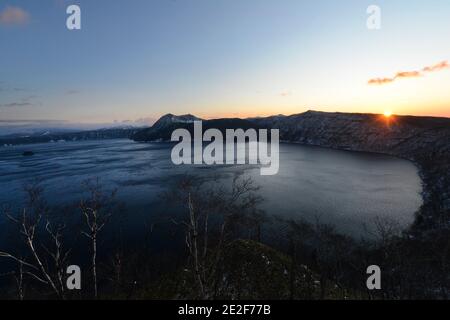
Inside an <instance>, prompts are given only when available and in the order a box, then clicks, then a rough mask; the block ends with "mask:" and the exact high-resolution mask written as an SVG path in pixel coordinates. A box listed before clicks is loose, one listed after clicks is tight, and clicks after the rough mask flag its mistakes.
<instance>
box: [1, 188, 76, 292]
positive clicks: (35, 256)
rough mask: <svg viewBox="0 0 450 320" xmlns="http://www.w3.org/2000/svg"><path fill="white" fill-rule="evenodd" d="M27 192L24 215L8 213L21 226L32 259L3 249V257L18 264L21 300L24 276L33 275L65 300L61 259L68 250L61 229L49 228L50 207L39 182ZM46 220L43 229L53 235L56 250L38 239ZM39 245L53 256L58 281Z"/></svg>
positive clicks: (17, 276) (19, 227)
mask: <svg viewBox="0 0 450 320" xmlns="http://www.w3.org/2000/svg"><path fill="white" fill-rule="evenodd" d="M25 191H26V192H27V196H28V206H27V208H24V209H23V210H22V212H21V214H19V215H17V216H15V215H13V213H12V212H11V211H9V210H6V211H5V215H6V217H7V218H8V219H9V220H10V221H12V222H13V223H14V224H15V225H16V226H17V227H18V229H19V232H20V234H21V236H22V239H23V240H24V244H25V246H26V248H27V249H28V252H29V254H30V256H31V259H32V262H27V261H26V260H25V259H23V258H19V257H18V256H16V255H14V254H11V253H8V252H0V257H3V258H9V259H12V260H14V261H16V262H17V263H18V272H17V273H15V279H16V283H17V286H18V295H19V298H20V299H23V297H24V291H23V287H24V285H23V283H24V275H27V276H30V277H31V278H33V279H35V280H37V281H38V282H40V283H42V284H46V285H48V286H49V287H50V288H51V290H52V291H53V292H54V293H55V294H56V296H57V297H59V298H62V299H63V298H64V286H63V285H62V272H63V271H62V262H63V261H65V259H66V258H67V254H68V253H65V254H62V252H63V251H62V242H61V233H60V231H61V230H59V231H58V232H57V233H53V231H52V230H51V228H50V222H49V217H48V208H47V205H46V203H45V201H44V200H43V198H42V188H41V187H39V185H38V184H32V185H29V186H27V187H26V188H25ZM43 221H46V227H45V228H44V230H45V231H46V232H47V233H48V234H50V235H51V236H52V240H53V241H54V243H55V248H54V251H50V250H48V249H47V248H46V247H45V246H44V244H43V241H38V240H37V238H38V236H37V235H38V233H39V231H40V228H41V227H42V222H43ZM39 247H42V248H44V249H45V251H46V252H47V254H48V255H50V256H51V257H52V258H53V262H54V264H52V266H53V270H56V271H55V272H56V274H57V276H56V278H57V279H58V280H55V279H54V276H53V273H54V272H52V268H51V267H50V266H49V265H47V263H45V255H44V254H42V252H41V251H42V250H39ZM57 283H58V285H57Z"/></svg>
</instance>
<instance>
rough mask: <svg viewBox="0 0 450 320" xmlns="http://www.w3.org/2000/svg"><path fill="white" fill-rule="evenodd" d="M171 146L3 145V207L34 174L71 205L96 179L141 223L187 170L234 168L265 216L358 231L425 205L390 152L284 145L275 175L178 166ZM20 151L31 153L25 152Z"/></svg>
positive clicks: (411, 176) (402, 219)
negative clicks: (249, 181) (253, 187)
mask: <svg viewBox="0 0 450 320" xmlns="http://www.w3.org/2000/svg"><path fill="white" fill-rule="evenodd" d="M171 146H172V145H171V144H165V143H148V144H143V143H135V142H133V141H130V140H102V141H83V142H64V143H48V144H36V145H27V146H13V147H1V148H0V205H3V204H10V205H12V206H13V207H19V206H20V205H21V204H22V202H23V199H24V194H23V186H24V185H25V184H26V183H28V182H30V181H32V180H34V179H38V180H40V181H41V183H42V186H43V187H44V188H45V195H46V198H47V200H48V201H49V202H50V203H51V204H55V205H58V204H64V203H68V202H72V201H73V202H76V201H78V200H79V199H80V198H81V184H82V182H83V181H85V180H86V179H89V178H95V177H98V178H100V179H101V182H102V183H103V184H104V185H105V186H106V187H110V188H118V197H119V199H120V200H121V201H123V202H124V203H125V205H126V207H127V208H129V210H130V212H131V213H130V214H131V215H132V216H134V219H135V220H136V221H139V219H140V217H146V218H151V217H152V215H155V214H164V210H165V209H164V205H163V204H162V203H161V200H160V197H159V195H160V193H161V192H163V191H164V190H165V188H166V187H167V186H168V185H169V184H170V182H173V181H175V180H176V179H177V178H178V177H180V176H181V175H183V174H185V173H189V174H199V175H203V176H205V177H209V176H211V177H212V176H215V175H220V176H221V177H223V179H224V181H225V180H226V179H227V178H230V177H232V176H233V174H234V173H236V172H239V173H242V174H244V175H247V176H251V177H253V179H254V180H255V182H256V184H258V185H259V186H260V187H261V190H260V193H261V196H262V197H263V198H264V200H265V201H264V203H263V206H262V208H263V209H264V210H265V212H266V213H267V214H269V215H279V216H281V217H284V218H293V219H295V218H305V219H307V220H309V221H313V222H314V221H316V220H319V221H320V222H323V223H328V224H332V225H334V226H336V228H337V229H338V230H340V231H341V232H345V233H347V234H351V235H355V236H358V235H359V234H362V232H363V230H364V227H363V226H364V224H365V225H369V226H370V225H372V224H373V221H374V219H375V218H376V217H377V216H388V217H390V218H392V219H394V220H396V221H398V222H399V223H401V224H402V226H404V227H407V226H408V225H409V224H410V223H411V222H412V221H413V219H414V213H415V212H416V211H417V210H418V208H419V207H420V205H421V203H422V199H421V196H420V192H421V181H420V178H419V176H418V173H417V169H416V167H415V166H414V165H413V164H412V163H411V162H409V161H406V160H401V159H397V158H394V157H390V156H385V155H379V154H369V153H357V152H348V151H337V150H331V149H324V148H319V147H310V146H302V145H294V144H281V145H280V171H279V173H278V174H277V175H275V176H261V175H260V169H259V167H258V166H250V165H242V166H212V167H208V166H197V167H191V166H179V167H176V166H174V165H173V164H172V163H171V161H170V151H171ZM25 150H31V151H33V152H34V155H33V156H30V157H24V156H23V155H22V153H23V152H24V151H25ZM130 208H131V209H132V210H131V209H130ZM0 220H1V219H0ZM1 225H4V223H1V224H0V231H1Z"/></svg>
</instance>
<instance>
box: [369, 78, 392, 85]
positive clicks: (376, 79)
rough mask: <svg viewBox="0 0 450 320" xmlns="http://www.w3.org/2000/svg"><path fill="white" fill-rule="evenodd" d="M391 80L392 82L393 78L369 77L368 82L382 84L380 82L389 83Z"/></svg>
mask: <svg viewBox="0 0 450 320" xmlns="http://www.w3.org/2000/svg"><path fill="white" fill-rule="evenodd" d="M391 82H394V79H393V78H374V79H370V80H369V82H368V83H369V84H379V85H382V84H386V83H391Z"/></svg>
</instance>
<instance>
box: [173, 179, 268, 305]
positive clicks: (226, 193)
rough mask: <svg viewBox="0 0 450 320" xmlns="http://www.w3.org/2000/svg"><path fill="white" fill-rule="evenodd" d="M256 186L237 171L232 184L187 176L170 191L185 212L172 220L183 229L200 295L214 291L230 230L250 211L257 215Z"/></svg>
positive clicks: (210, 293)
mask: <svg viewBox="0 0 450 320" xmlns="http://www.w3.org/2000/svg"><path fill="white" fill-rule="evenodd" d="M258 190H259V188H258V187H257V186H255V184H254V182H253V180H252V179H251V178H242V177H241V176H239V175H235V176H234V177H233V180H232V185H231V188H225V187H224V186H223V182H219V181H218V180H216V179H213V180H212V181H203V180H201V179H200V178H198V177H192V176H187V177H185V178H184V179H182V180H181V182H180V184H179V185H178V186H177V188H176V190H175V192H174V194H172V195H171V196H172V197H175V199H176V200H177V201H178V202H180V203H182V204H183V205H184V206H185V208H186V209H187V212H188V215H187V217H186V218H185V219H183V220H182V221H176V220H175V219H173V222H174V223H175V224H177V225H182V226H183V227H184V229H185V244H186V248H187V249H188V254H189V260H190V261H191V266H192V270H193V274H194V278H195V281H196V283H197V286H198V291H199V297H200V298H202V299H208V298H211V297H212V296H213V294H214V291H213V290H214V281H215V278H216V277H217V274H216V271H217V266H218V263H219V261H220V258H221V256H222V253H223V248H224V245H225V244H226V243H227V240H228V239H229V237H230V236H231V234H232V233H233V232H238V231H237V229H238V225H239V223H242V222H243V221H245V219H246V218H245V217H248V216H250V215H251V214H252V215H253V216H252V218H253V219H256V213H257V210H256V207H257V205H258V204H259V202H260V201H261V198H260V197H258V196H257V195H256V191H258ZM211 215H213V216H214V217H213V219H212V220H213V222H214V224H213V225H212V224H211V223H210V222H211V221H210V220H211ZM254 221H256V220H254ZM258 221H260V219H259V220H258ZM212 235H214V237H213V238H212Z"/></svg>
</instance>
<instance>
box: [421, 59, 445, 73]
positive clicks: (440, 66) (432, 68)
mask: <svg viewBox="0 0 450 320" xmlns="http://www.w3.org/2000/svg"><path fill="white" fill-rule="evenodd" d="M448 68H450V64H449V63H448V61H442V62H439V63H438V64H435V65H434V66H429V67H425V68H423V69H422V71H424V72H434V71H441V70H444V69H448Z"/></svg>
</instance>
